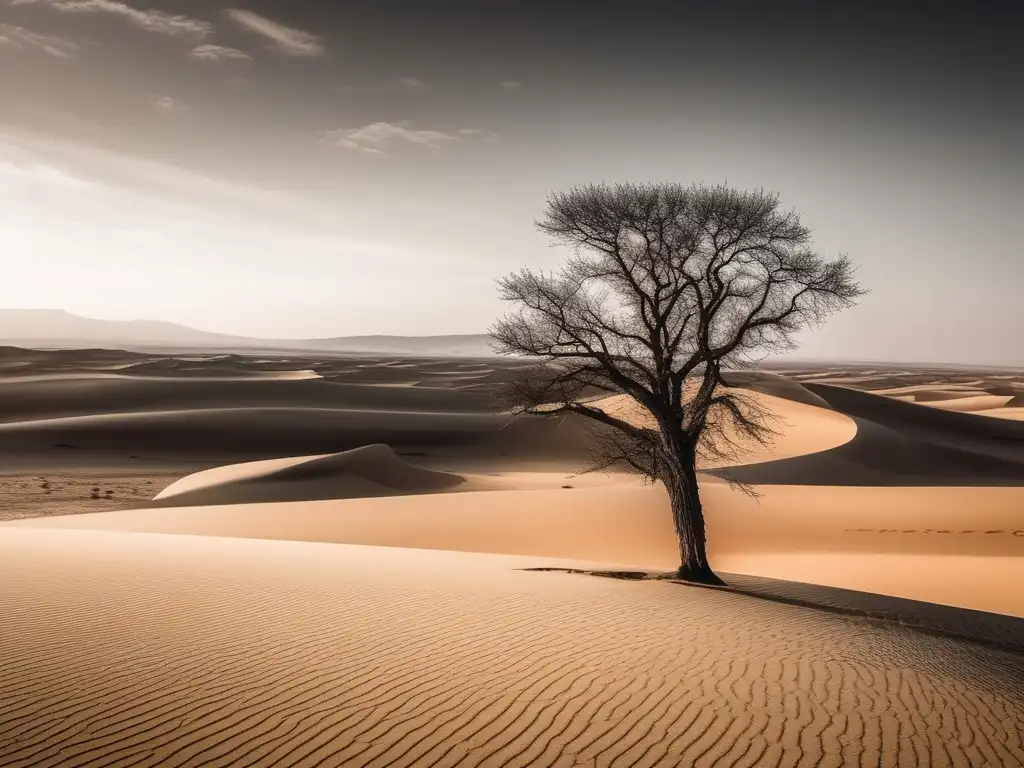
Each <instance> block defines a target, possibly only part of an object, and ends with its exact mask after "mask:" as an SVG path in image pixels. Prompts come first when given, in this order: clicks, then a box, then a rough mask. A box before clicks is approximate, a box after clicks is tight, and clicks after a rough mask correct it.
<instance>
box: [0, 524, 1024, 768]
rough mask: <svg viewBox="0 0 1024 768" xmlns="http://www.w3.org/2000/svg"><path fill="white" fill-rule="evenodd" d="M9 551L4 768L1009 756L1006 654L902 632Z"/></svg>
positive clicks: (122, 556)
mask: <svg viewBox="0 0 1024 768" xmlns="http://www.w3.org/2000/svg"><path fill="white" fill-rule="evenodd" d="M0 547H2V550H3V557H2V559H0V563H2V565H0V570H2V573H3V577H4V584H5V590H4V593H3V596H2V597H0V600H2V601H3V605H4V615H5V616H6V617H9V618H8V620H7V621H5V623H4V625H3V629H2V630H0V632H2V633H3V635H2V638H0V639H2V641H3V643H2V646H0V647H2V649H3V650H2V651H0V652H2V653H3V654H4V656H3V658H4V669H5V675H4V677H3V679H2V681H0V692H2V694H0V701H3V702H4V706H3V708H2V710H0V724H2V729H3V734H4V735H3V737H0V754H2V755H3V757H2V758H0V764H2V765H7V766H47V765H96V766H99V765H140V766H143V765H149V766H158V765H159V766H178V765H239V766H241V765H261V766H296V765H303V766H312V765H339V766H340V765H350V766H381V767H382V768H383V767H384V766H404V765H464V766H476V765H488V766H499V765H508V766H530V765H543V766H576V765H590V766H597V765H640V766H648V765H663V766H676V765H698V766H712V765H715V766H738V765H808V766H810V765H833V766H839V765H878V764H882V765H979V766H980V765H1018V764H1020V762H1021V761H1022V760H1024V745H1022V743H1021V733H1024V674H1022V666H1021V665H1020V656H1018V655H1015V654H1012V653H1008V652H1005V651H1000V650H996V649H989V648H985V647H982V646H972V645H969V644H966V643H964V642H962V641H956V640H951V639H946V638H941V637H933V636H929V635H925V634H921V633H919V632H916V631H914V630H910V629H903V628H900V627H899V626H895V625H886V626H875V625H871V624H868V623H865V622H862V621H857V620H855V619H850V618H848V617H843V616H837V615H833V614H830V613H826V612H822V611H816V610H809V609H805V608H798V607H792V606H788V605H780V604H777V603H774V602H770V601H763V600H758V599H756V598H750V597H745V596H740V595H731V594H728V593H721V592H714V591H705V590H699V589H693V588H685V587H679V586H676V585H671V584H635V583H628V582H622V581H616V580H611V579H599V578H590V577H580V576H565V575H562V574H551V573H528V572H522V571H521V570H515V569H517V568H522V567H528V566H529V565H530V564H531V561H527V560H518V561H517V560H512V559H507V558H488V557H485V556H481V555H455V554H451V553H449V554H445V553H433V554H432V553H425V552H421V551H414V550H395V549H385V550H377V549H367V548H360V547H344V546H342V547H339V546H324V545H314V544H299V543H294V542H246V541H240V540H232V539H211V538H200V537H191V538H188V539H183V538H179V537H170V538H168V537H163V536H139V535H131V534H124V533H95V532H91V533H79V532H68V531H59V532H53V533H51V532H44V531H17V532H13V533H12V534H10V535H7V536H4V537H2V538H0ZM243 575H244V578H240V577H242V576H243ZM112 659H116V662H115V663H113V664H112V663H111V661H112Z"/></svg>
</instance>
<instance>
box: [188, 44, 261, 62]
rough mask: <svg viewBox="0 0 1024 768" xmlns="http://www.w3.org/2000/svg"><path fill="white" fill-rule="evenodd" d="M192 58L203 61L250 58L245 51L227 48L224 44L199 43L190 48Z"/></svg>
mask: <svg viewBox="0 0 1024 768" xmlns="http://www.w3.org/2000/svg"><path fill="white" fill-rule="evenodd" d="M190 55H191V56H192V58H193V59H202V60H203V61H227V60H229V59H252V56H250V55H249V54H248V53H246V52H245V51H240V50H238V49H237V48H228V47H227V46H226V45H199V46H196V47H195V48H193V49H192V53H191V54H190Z"/></svg>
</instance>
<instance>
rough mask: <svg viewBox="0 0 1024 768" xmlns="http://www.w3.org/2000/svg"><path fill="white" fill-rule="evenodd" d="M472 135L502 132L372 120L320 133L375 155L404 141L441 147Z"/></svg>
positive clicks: (338, 144) (487, 137)
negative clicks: (448, 129) (450, 129)
mask: <svg viewBox="0 0 1024 768" xmlns="http://www.w3.org/2000/svg"><path fill="white" fill-rule="evenodd" d="M469 136H480V137H481V138H483V139H485V140H488V141H493V140H496V139H497V138H498V134H496V133H489V132H487V131H481V130H480V129H478V128H460V129H459V130H457V131H456V132H455V133H448V132H446V131H433V130H424V129H416V128H413V127H412V125H411V124H410V123H409V122H408V121H402V122H399V123H385V122H380V123H370V124H369V125H364V126H363V127H362V128H339V129H337V130H333V131H324V132H323V133H321V134H320V138H321V140H322V141H324V142H326V143H328V144H332V145H334V146H336V147H341V148H342V149H348V150H352V151H355V152H366V153H368V154H372V155H386V154H387V152H385V151H384V147H386V146H388V145H391V144H401V143H404V144H412V145H415V146H420V147H430V148H432V149H438V148H440V147H441V145H442V144H446V143H450V142H454V141H461V140H462V139H463V138H464V137H469Z"/></svg>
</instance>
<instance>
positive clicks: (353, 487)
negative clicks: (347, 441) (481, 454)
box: [155, 444, 465, 506]
mask: <svg viewBox="0 0 1024 768" xmlns="http://www.w3.org/2000/svg"><path fill="white" fill-rule="evenodd" d="M464 484H465V479H464V478H462V477H460V476H459V475H453V474H449V473H445V472H434V471H432V470H429V469H422V468H420V467H416V466H413V465H412V464H409V463H408V462H405V461H403V460H402V459H400V458H399V457H398V456H397V455H395V453H394V451H392V450H391V448H389V447H388V446H386V445H381V444H377V445H367V446H364V447H362V448H355V449H353V450H351V451H345V452H343V453H334V454H327V455H324V456H308V457H300V458H294V459H270V460H267V461H257V462H251V463H249V464H240V465H234V466H228V467H218V468H215V469H208V470H206V471H204V472H199V473H197V474H194V475H189V476H188V477H185V478H182V479H181V480H179V481H178V482H176V483H174V484H172V485H171V486H169V487H168V488H165V489H164V490H163V491H161V492H160V493H158V494H157V495H156V496H155V501H156V502H157V503H158V504H159V505H160V506H183V505H184V506H193V505H197V504H207V505H209V504H245V503H247V502H267V501H306V500H315V499H343V498H349V497H371V496H389V495H398V494H400V495H410V494H417V493H437V492H440V491H446V490H454V489H456V488H458V487H459V486H461V485H464Z"/></svg>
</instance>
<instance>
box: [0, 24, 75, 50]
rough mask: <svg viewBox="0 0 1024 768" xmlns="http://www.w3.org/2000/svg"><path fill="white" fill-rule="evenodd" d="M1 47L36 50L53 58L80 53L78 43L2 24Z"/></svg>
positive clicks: (0, 25)
mask: <svg viewBox="0 0 1024 768" xmlns="http://www.w3.org/2000/svg"><path fill="white" fill-rule="evenodd" d="M0 45H9V46H12V47H14V48H17V49H19V50H20V49H24V48H36V49H38V50H41V51H45V52H46V53H48V54H50V55H51V56H57V57H58V58H62V59H63V58H67V57H68V56H74V55H75V54H76V53H78V51H79V46H78V44H77V43H73V42H71V41H70V40H67V39H65V38H63V37H55V36H54V35H40V34H38V33H36V32H33V31H31V30H29V29H25V28H24V27H16V26H14V25H13V24H0Z"/></svg>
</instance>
